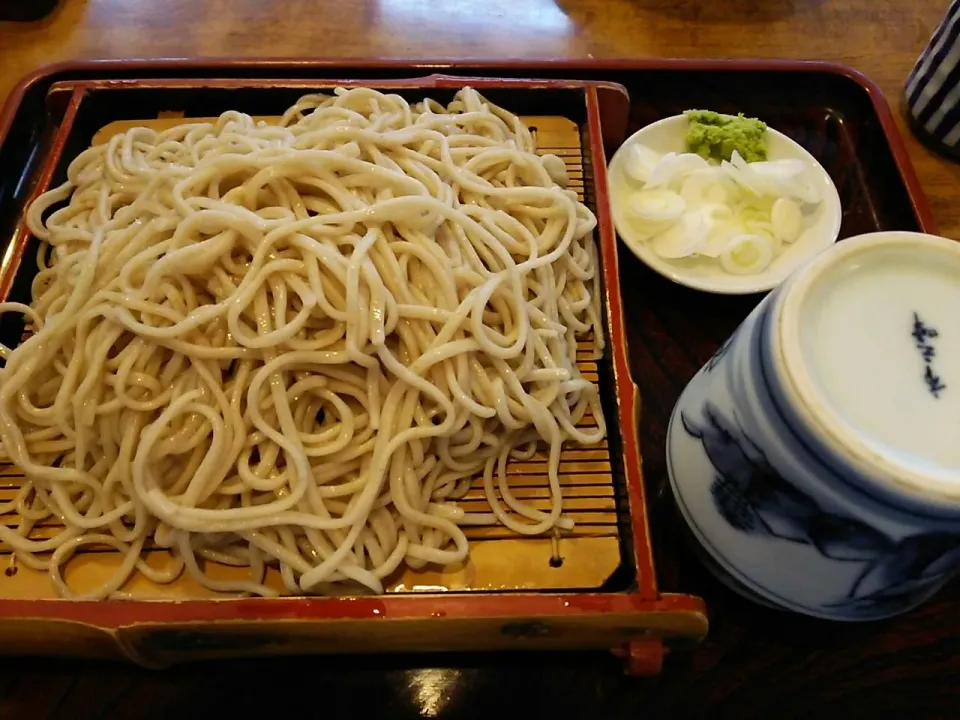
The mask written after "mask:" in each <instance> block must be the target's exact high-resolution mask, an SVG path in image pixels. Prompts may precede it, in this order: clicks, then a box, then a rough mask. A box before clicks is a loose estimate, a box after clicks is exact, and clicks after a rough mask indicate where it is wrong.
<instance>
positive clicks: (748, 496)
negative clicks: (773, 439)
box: [680, 402, 960, 614]
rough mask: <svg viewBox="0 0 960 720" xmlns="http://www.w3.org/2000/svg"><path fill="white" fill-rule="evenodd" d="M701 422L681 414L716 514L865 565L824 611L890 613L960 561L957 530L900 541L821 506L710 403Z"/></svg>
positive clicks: (749, 529)
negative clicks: (704, 462) (709, 469)
mask: <svg viewBox="0 0 960 720" xmlns="http://www.w3.org/2000/svg"><path fill="white" fill-rule="evenodd" d="M702 416H703V418H704V419H705V420H704V422H702V423H698V422H697V421H695V420H692V419H690V418H688V417H687V416H686V415H685V414H683V413H682V412H681V415H680V417H681V422H682V423H683V427H684V429H685V431H686V432H687V434H688V435H690V437H692V438H695V439H696V440H699V441H700V442H701V443H702V445H703V449H704V451H705V452H706V454H707V457H708V458H709V460H710V464H711V465H712V466H713V468H714V470H715V473H716V475H715V477H714V479H713V482H712V484H711V487H710V493H711V495H712V496H713V501H714V503H715V505H716V509H717V512H719V513H720V515H721V516H723V518H724V519H725V520H726V521H727V522H728V523H729V524H730V525H731V526H732V527H734V528H736V529H737V530H739V531H740V532H743V533H747V534H754V535H768V536H770V537H772V538H777V539H780V540H785V541H788V542H792V543H800V544H804V545H810V546H812V547H814V548H816V550H817V551H818V552H819V553H820V554H821V555H823V556H824V557H827V558H830V559H832V560H836V561H838V562H849V563H860V564H861V565H862V566H863V569H862V571H861V572H860V574H859V575H858V576H857V577H856V579H855V581H854V582H853V584H852V586H851V587H850V589H849V591H848V592H847V594H846V597H842V598H839V599H837V600H836V601H835V602H832V603H825V605H824V607H825V608H828V609H829V608H834V609H838V610H849V611H852V612H867V613H870V614H886V613H888V612H891V611H894V612H895V611H896V610H897V609H898V608H900V607H901V606H903V605H904V604H909V605H913V604H916V603H919V602H922V601H923V600H924V599H925V598H927V597H928V596H929V595H930V593H931V592H932V591H934V590H936V588H937V587H939V585H940V584H942V583H943V582H944V581H945V580H946V579H947V578H948V577H949V574H950V572H951V571H952V568H953V567H955V566H956V565H957V563H958V562H960V534H956V533H949V532H934V533H920V534H917V535H910V536H908V537H906V538H903V539H902V540H900V541H895V540H893V539H892V538H890V537H888V536H887V535H885V534H884V533H883V532H881V531H879V530H877V529H876V528H873V527H871V526H870V525H868V524H866V523H863V522H861V521H860V520H857V519H855V518H852V517H845V516H843V515H838V514H833V513H830V512H826V511H824V510H823V509H822V508H821V507H820V506H819V505H818V503H817V502H816V501H815V500H813V499H812V498H811V497H810V496H809V495H807V494H805V493H803V492H801V491H800V490H798V489H797V488H796V487H795V486H793V485H792V484H790V483H789V482H787V481H786V480H784V479H783V477H782V476H781V475H780V474H779V473H778V472H777V471H776V470H774V468H773V467H771V465H770V463H769V462H768V461H767V459H766V457H765V456H764V454H763V452H762V451H761V450H760V448H759V447H757V445H756V444H755V443H754V442H753V441H751V440H750V438H749V437H747V435H746V434H744V432H743V430H742V429H741V428H739V427H738V426H737V425H736V423H735V422H733V421H732V420H730V419H729V418H727V417H725V416H724V414H723V413H722V412H721V411H720V410H719V409H718V408H717V407H715V406H714V405H713V404H712V403H710V402H707V403H706V404H705V406H704V408H703V410H702Z"/></svg>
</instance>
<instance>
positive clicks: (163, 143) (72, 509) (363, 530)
mask: <svg viewBox="0 0 960 720" xmlns="http://www.w3.org/2000/svg"><path fill="white" fill-rule="evenodd" d="M566 182H567V179H566V171H565V169H564V166H563V163H562V162H561V161H560V159H559V158H557V157H553V156H545V157H542V158H541V157H538V156H537V155H536V153H535V147H534V142H533V139H532V137H531V134H530V132H529V130H528V128H526V127H525V126H524V124H523V123H522V122H521V121H520V120H519V119H518V118H517V117H515V116H514V115H511V114H510V113H508V112H506V111H504V110H502V109H500V108H498V107H496V106H494V105H492V104H491V103H489V102H487V101H485V100H484V98H482V97H481V96H480V95H478V94H477V93H476V92H475V91H473V90H472V89H464V90H462V91H461V92H459V93H458V94H457V96H456V98H455V99H454V101H453V102H452V103H451V104H450V105H449V106H447V107H443V106H442V105H440V104H438V103H436V102H432V101H429V100H428V101H425V102H422V103H419V104H416V105H412V106H411V105H409V104H408V103H407V102H406V101H404V100H403V99H402V98H401V97H399V96H397V95H385V94H381V93H379V92H375V91H373V90H369V89H351V90H338V91H337V92H336V93H335V94H334V95H332V96H329V95H308V96H306V97H304V98H302V99H301V100H300V101H299V102H298V103H297V104H296V105H295V106H293V107H292V108H290V110H288V111H287V113H286V114H285V115H284V116H283V119H282V121H281V122H279V123H278V124H266V123H264V122H255V121H254V120H252V119H251V118H250V117H249V116H247V115H244V114H242V113H239V112H227V113H224V114H223V115H222V116H220V118H219V119H217V120H216V122H214V123H206V122H205V123H194V124H184V125H180V126H177V127H174V128H171V129H169V130H165V131H162V132H157V131H154V130H149V129H145V128H134V129H131V130H128V131H127V132H125V133H123V134H120V135H117V136H115V137H113V138H111V139H110V141H109V142H108V143H107V144H105V145H101V146H95V147H91V148H90V149H88V150H86V151H85V152H84V153H83V154H81V155H80V156H79V157H78V158H77V159H76V160H75V161H74V162H73V163H72V164H71V165H70V168H69V171H68V181H67V182H66V183H65V184H64V185H62V186H60V187H58V188H56V189H54V190H51V191H49V192H47V193H46V194H44V195H43V196H42V197H40V198H39V199H38V200H37V201H36V202H35V203H34V204H33V206H32V207H31V208H30V209H29V217H28V222H29V226H30V228H31V230H32V232H33V233H35V235H36V236H37V237H38V238H39V239H40V240H41V245H42V247H41V251H40V254H39V264H40V271H39V274H38V275H37V276H36V280H35V282H34V284H33V302H32V304H31V305H30V306H29V307H27V306H24V305H21V304H17V303H6V304H4V305H2V306H0V311H3V312H17V313H22V314H23V315H25V316H26V318H27V321H28V324H29V326H30V327H31V328H32V330H33V331H34V332H33V335H32V336H31V337H30V338H29V339H28V340H26V341H25V342H23V343H22V344H21V345H19V346H18V347H17V348H16V349H13V350H7V349H4V352H3V356H4V358H5V366H4V367H3V369H2V370H0V438H2V451H3V459H9V461H10V462H12V463H13V464H15V465H16V466H17V467H18V468H19V469H20V470H22V471H23V473H24V474H25V476H26V482H25V484H24V486H23V489H22V491H21V492H20V493H19V495H18V496H17V498H16V499H15V500H14V501H12V502H9V503H7V504H6V505H3V504H0V513H4V514H7V517H8V518H12V517H16V516H19V520H18V522H19V527H16V528H13V527H6V526H5V525H4V524H3V523H0V540H2V541H3V542H4V543H6V544H7V545H9V546H12V548H13V549H14V551H15V554H16V557H17V559H18V561H19V562H22V563H24V564H25V565H27V566H30V567H33V568H39V569H46V570H49V572H50V575H51V577H52V580H53V583H54V585H55V587H56V589H57V591H58V592H59V593H60V594H62V595H64V596H69V597H77V596H80V594H79V592H78V591H75V590H74V589H72V588H71V587H69V586H68V584H67V582H66V581H65V579H64V567H65V566H66V565H67V564H68V561H69V560H70V558H71V556H73V555H74V553H75V552H76V551H78V550H81V549H84V548H87V549H89V548H91V547H101V548H102V547H104V546H106V547H108V548H113V549H115V550H117V551H119V553H121V554H122V556H123V562H122V566H121V567H120V568H119V570H118V571H117V572H116V573H115V575H114V576H113V577H112V578H111V579H110V580H109V581H108V582H106V583H105V584H103V585H102V586H101V587H97V588H95V589H93V590H92V591H90V592H87V593H84V594H83V595H82V596H83V597H108V596H116V595H118V594H122V588H123V586H124V584H125V583H126V582H127V581H128V579H129V578H130V577H131V576H132V575H133V574H134V573H136V572H140V573H143V574H144V575H146V576H147V577H148V578H149V579H150V580H152V581H154V582H159V583H164V582H171V581H173V580H174V579H175V578H177V577H178V576H179V575H180V574H181V573H183V572H187V573H189V574H190V575H191V576H193V577H194V578H195V579H196V581H197V582H199V583H201V584H202V585H203V586H205V587H207V588H209V589H212V590H214V591H219V592H226V593H241V594H243V593H254V594H260V595H273V594H277V589H276V588H277V587H278V585H279V584H276V585H273V586H267V584H266V582H265V581H266V577H267V575H266V571H267V568H269V567H275V568H279V571H280V578H281V580H282V586H283V590H282V592H286V593H323V592H333V591H338V592H342V591H343V588H344V587H345V586H346V587H353V588H356V589H357V590H360V589H362V587H363V586H365V587H366V588H369V589H370V590H371V591H374V592H382V590H383V582H382V581H383V579H384V578H386V577H387V576H389V575H390V574H391V573H393V572H394V571H395V570H396V569H397V568H398V567H399V566H400V565H401V564H402V563H406V565H407V566H409V567H411V568H420V567H423V566H424V565H426V564H440V565H446V564H449V563H457V562H459V561H462V560H463V559H464V558H465V557H466V554H467V551H468V548H467V540H466V537H465V535H464V532H463V529H462V526H463V525H468V524H492V523H496V522H499V523H503V524H504V525H506V526H508V527H509V528H512V529H513V530H515V531H516V532H517V533H527V534H538V533H544V532H546V531H550V530H552V529H554V528H565V527H569V526H570V521H569V519H568V518H566V517H565V516H564V515H563V514H562V508H563V505H562V498H561V493H560V486H559V479H558V474H557V472H558V461H559V456H560V452H561V446H562V444H563V443H564V442H565V441H567V440H572V441H575V442H578V443H595V442H598V441H600V440H601V439H602V437H603V435H604V426H603V422H602V418H601V411H600V406H599V400H598V392H597V388H596V387H595V386H594V385H593V384H592V383H591V382H588V381H587V380H585V379H583V378H582V377H581V376H580V374H579V372H578V370H577V367H576V364H575V360H576V358H575V352H576V346H577V340H576V338H577V336H581V337H586V336H587V334H588V333H589V332H590V331H592V330H597V331H598V330H599V323H598V319H599V318H598V308H599V292H598V263H597V253H596V248H595V245H594V241H593V237H592V230H593V228H594V226H595V219H594V217H593V215H592V214H591V213H590V211H589V210H588V209H587V208H586V207H584V205H583V204H581V203H580V202H579V201H578V199H577V196H576V194H575V193H574V192H573V191H571V190H568V189H566V188H565V186H566ZM587 413H592V415H593V416H594V417H595V418H597V420H598V424H599V427H596V428H591V429H589V430H584V429H582V428H578V427H577V425H578V423H580V421H581V419H582V418H584V416H585V414H587ZM581 424H582V425H588V424H585V423H581ZM538 443H545V444H546V447H548V451H549V483H550V496H551V506H550V507H551V508H552V509H551V510H550V511H549V512H543V511H539V510H537V509H535V508H533V507H530V506H529V505H528V504H525V503H523V502H520V501H518V500H517V499H516V498H515V497H514V495H513V494H512V493H511V492H510V488H509V485H508V483H507V476H506V475H505V469H506V464H507V461H508V459H509V458H516V457H522V458H529V457H531V456H532V455H533V454H534V452H535V451H536V449H537V444H538ZM474 482H476V483H482V485H483V488H484V490H485V494H486V497H487V499H488V501H489V503H490V506H491V508H492V513H475V514H470V513H465V512H464V510H463V508H461V507H458V505H457V502H456V500H457V498H459V497H461V496H462V495H463V494H464V493H465V492H466V491H467V489H468V488H469V487H470V486H471V484H472V483H474ZM51 522H54V523H57V524H58V529H57V531H56V532H55V534H54V535H53V536H52V537H50V538H49V539H31V532H32V531H33V529H34V528H35V527H36V526H37V525H38V524H40V523H47V524H49V523H51ZM59 523H62V529H60V528H59ZM155 547H158V548H165V549H168V550H169V551H170V554H171V555H172V557H173V562H172V564H171V566H169V567H165V568H164V569H163V570H158V569H156V567H152V566H150V565H148V564H147V562H146V560H145V556H144V554H143V553H144V552H145V550H147V549H149V548H155ZM211 562H215V563H223V564H227V565H231V566H239V567H241V568H247V569H248V572H241V573H239V574H237V575H234V576H228V577H233V578H234V579H230V580H224V579H222V577H224V576H223V575H222V573H221V575H220V577H219V578H215V577H212V576H211V574H210V573H209V572H208V570H207V568H208V567H209V563H211ZM337 584H339V585H337ZM338 588H340V589H339V590H338Z"/></svg>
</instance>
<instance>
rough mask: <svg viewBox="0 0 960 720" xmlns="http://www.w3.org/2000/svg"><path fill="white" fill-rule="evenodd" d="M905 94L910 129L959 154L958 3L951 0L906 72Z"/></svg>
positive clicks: (957, 0)
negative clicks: (915, 61)
mask: <svg viewBox="0 0 960 720" xmlns="http://www.w3.org/2000/svg"><path fill="white" fill-rule="evenodd" d="M905 95H906V110H907V115H908V116H909V118H910V120H911V121H912V123H913V126H914V130H916V131H917V132H918V133H919V134H920V135H926V138H927V139H928V140H932V141H934V142H935V143H938V144H940V145H942V146H943V147H944V149H945V150H949V151H952V152H954V153H960V0H952V1H951V3H950V9H949V10H948V11H947V16H946V17H945V18H944V19H943V22H942V23H940V26H939V27H938V28H937V31H936V32H935V33H934V34H933V37H932V38H930V42H929V43H928V44H927V47H926V49H925V50H924V51H923V54H922V55H920V59H919V60H918V61H917V64H916V66H915V67H914V68H913V72H911V73H910V77H909V79H908V80H907V87H906V93H905Z"/></svg>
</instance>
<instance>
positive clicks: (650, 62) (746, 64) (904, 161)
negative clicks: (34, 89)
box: [0, 57, 937, 234]
mask: <svg viewBox="0 0 960 720" xmlns="http://www.w3.org/2000/svg"><path fill="white" fill-rule="evenodd" d="M245 68H249V69H251V70H254V69H256V70H264V69H270V70H274V69H276V70H278V71H282V70H284V69H297V70H304V69H306V70H317V71H325V72H332V71H335V70H337V69H343V68H350V69H355V70H362V69H370V70H377V69H393V70H397V69H404V68H405V69H409V70H411V71H417V72H421V71H424V72H427V73H430V72H443V71H445V70H456V69H458V68H470V69H475V70H481V71H484V72H487V71H496V70H497V69H501V70H506V69H510V70H524V71H527V70H529V71H530V72H531V73H536V72H537V71H538V70H551V71H556V70H564V69H569V70H577V71H592V70H596V71H630V70H674V71H688V72H696V71H699V72H706V71H718V70H731V71H737V70H739V71H767V72H781V73H801V72H807V73H810V72H814V73H824V74H829V75H837V76H840V77H844V78H847V79H849V80H851V81H853V82H854V83H856V84H857V85H859V86H860V87H861V88H863V90H864V91H865V92H866V93H867V96H868V97H869V98H870V101H871V103H872V105H873V108H874V111H875V112H876V114H877V117H878V119H879V121H880V125H881V128H882V130H883V133H884V136H885V137H886V140H887V143H888V145H889V146H890V150H891V153H892V154H893V159H894V163H895V164H896V166H897V170H898V172H899V173H900V177H901V179H902V180H903V183H904V186H905V188H906V191H907V196H908V198H909V201H910V204H911V206H912V207H913V211H914V216H915V217H916V219H917V223H918V225H919V227H920V229H921V230H922V231H923V232H927V233H930V234H936V233H937V222H936V220H935V218H934V216H933V212H932V210H931V209H930V204H929V202H928V201H927V197H926V194H925V193H924V191H923V186H922V185H921V183H920V179H919V177H918V176H917V173H916V170H915V169H914V166H913V162H912V161H911V159H910V155H909V153H908V151H907V147H906V143H905V142H904V140H903V136H902V134H901V133H900V130H899V128H898V127H897V124H896V120H895V119H894V114H893V111H892V109H891V107H890V104H889V103H888V102H887V99H886V97H885V96H884V94H883V91H882V90H881V89H880V87H879V86H878V85H877V84H876V83H875V82H874V81H873V80H871V79H870V78H869V77H868V76H867V75H865V74H864V73H862V72H861V71H859V70H856V69H854V68H852V67H850V66H848V65H844V64H841V63H836V62H830V61H823V60H784V59H767V58H652V57H646V58H629V57H621V58H603V59H593V58H564V59H524V58H510V59H500V60H489V59H483V58H470V57H437V58H423V57H421V58H392V59H369V58H361V59H357V58H322V59H320V58H276V57H275V58H269V57H265V58H237V57H233V58H231V57H225V58H161V59H155V58H130V59H88V60H67V61H62V62H57V63H52V64H48V65H45V66H42V67H40V68H38V69H37V70H34V71H33V72H31V73H29V74H28V75H26V76H25V77H24V78H23V79H22V80H20V81H19V82H18V83H17V84H16V85H15V86H14V87H13V89H12V90H11V91H10V94H9V95H8V97H7V99H6V102H5V103H4V105H3V108H2V109H0V143H3V142H4V140H5V139H6V135H7V131H8V129H9V126H10V123H11V122H12V121H13V117H14V115H15V113H16V111H17V108H18V107H19V105H20V102H21V100H22V98H23V95H24V94H25V93H26V91H27V89H28V88H29V87H30V86H32V85H33V84H35V83H37V82H40V81H42V80H43V79H45V78H48V77H50V76H52V75H56V74H59V73H65V72H75V73H82V72H97V73H109V72H118V73H124V74H127V73H136V72H158V71H159V72H163V71H165V70H197V71H208V72H213V71H217V70H234V71H235V70H243V69H245ZM597 80H600V78H597Z"/></svg>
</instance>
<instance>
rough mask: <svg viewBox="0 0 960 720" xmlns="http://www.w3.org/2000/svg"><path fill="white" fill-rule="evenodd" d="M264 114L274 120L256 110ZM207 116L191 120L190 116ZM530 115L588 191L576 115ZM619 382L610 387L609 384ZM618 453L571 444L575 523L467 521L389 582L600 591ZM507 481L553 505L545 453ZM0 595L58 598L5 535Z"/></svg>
mask: <svg viewBox="0 0 960 720" xmlns="http://www.w3.org/2000/svg"><path fill="white" fill-rule="evenodd" d="M258 119H263V120H267V121H268V122H269V121H270V120H271V118H258ZM199 120H201V119H196V118H190V119H189V120H187V121H188V122H197V121H199ZM524 120H525V121H526V122H527V123H528V125H529V126H530V127H531V129H533V130H534V135H535V137H536V139H537V145H538V149H539V152H540V153H542V154H547V153H551V154H553V155H557V156H559V157H561V158H563V160H564V162H565V163H566V165H567V171H568V174H569V177H570V188H571V189H574V190H576V191H577V193H578V194H579V195H580V197H581V199H582V197H583V190H584V184H583V183H584V179H583V162H582V152H581V144H580V132H579V128H578V127H577V125H576V123H574V122H572V121H571V120H568V119H566V118H562V117H553V116H527V117H525V118H524ZM184 121H185V120H184V118H183V117H182V116H181V115H179V114H177V113H162V114H161V116H160V117H158V118H156V119H153V120H146V121H143V120H141V121H136V120H124V121H118V122H114V123H111V124H109V125H107V126H106V127H104V128H102V129H101V130H100V131H99V132H98V133H97V134H96V135H95V136H94V140H93V142H94V144H97V143H101V142H105V141H106V140H107V139H109V138H110V137H111V136H113V135H114V134H116V133H120V132H123V131H125V130H127V129H129V128H131V127H135V126H147V127H151V128H154V129H158V130H159V129H164V128H167V127H171V126H173V125H176V124H179V123H182V122H184ZM592 347H593V343H592V341H591V339H590V338H586V339H584V340H583V341H582V342H581V345H580V348H579V349H578V353H577V356H578V363H577V364H578V366H579V367H580V370H581V372H582V373H583V376H584V377H585V378H587V379H589V380H591V381H593V382H598V381H599V377H598V373H597V363H596V361H594V360H593V359H591V357H592ZM610 390H612V389H610ZM582 424H583V425H584V426H594V427H595V426H596V421H595V420H594V419H593V418H592V417H586V418H584V421H583V423H582ZM610 461H611V457H610V450H609V446H608V444H607V443H606V442H603V443H601V444H599V445H595V446H590V447H582V446H577V445H568V446H567V447H566V448H565V449H564V451H563V453H562V455H561V463H560V484H561V487H562V488H563V497H564V502H563V507H564V512H565V514H566V515H568V516H569V517H570V518H572V519H573V521H574V523H575V525H574V528H573V530H571V531H564V532H559V533H555V534H553V535H550V536H543V537H533V538H530V537H519V536H518V535H516V534H515V533H514V532H512V531H511V530H509V529H507V528H505V527H502V526H499V525H498V526H490V527H469V528H466V529H465V532H466V534H467V537H468V538H469V540H470V555H469V557H468V559H467V561H466V562H465V563H464V564H463V565H462V566H458V567H445V568H428V569H426V570H419V571H414V570H409V569H406V568H403V569H402V571H399V572H398V574H397V576H396V577H395V578H392V582H390V583H389V586H388V589H389V591H390V592H436V591H447V590H457V591H467V590H473V591H483V590H486V591H509V590H558V589H593V588H598V587H600V586H601V585H602V584H603V583H604V582H605V581H606V580H607V579H608V578H609V577H610V576H611V574H613V572H614V571H615V570H616V569H617V568H618V567H619V565H620V562H621V557H620V542H619V539H618V531H617V512H616V500H615V490H614V480H613V475H612V472H611V465H610ZM508 475H509V476H510V480H511V482H510V487H511V489H512V490H513V491H514V494H515V495H516V497H517V498H518V499H520V500H523V501H526V502H528V503H530V504H532V505H533V506H534V507H537V508H539V509H542V510H548V509H549V490H548V487H549V485H548V480H547V459H546V455H545V454H543V453H538V454H537V456H535V457H534V458H532V459H531V460H529V461H526V462H519V461H518V462H512V463H511V464H510V465H509V466H508ZM22 481H23V476H22V474H20V473H19V471H17V469H16V468H13V467H11V466H9V465H7V466H4V465H0V503H3V502H6V501H9V500H11V499H12V498H13V497H14V496H15V494H16V492H17V490H18V488H19V487H20V484H21V483H22ZM460 504H461V506H462V507H463V508H464V509H465V510H468V511H473V512H485V511H489V505H488V504H487V501H486V500H485V498H484V493H483V488H482V487H474V488H472V489H471V490H470V491H469V492H468V493H467V495H466V496H465V498H464V499H463V500H461V501H460ZM0 522H3V523H4V524H5V525H7V526H8V527H16V525H17V522H18V518H17V517H16V516H11V515H0ZM57 530H58V526H57V525H54V524H52V523H50V522H47V523H44V524H41V525H39V526H38V527H36V528H35V529H34V531H33V533H32V535H31V537H35V538H38V539H39V538H44V537H50V536H51V535H53V534H55V533H56V532H57ZM146 555H147V556H148V557H147V561H148V563H149V564H150V565H151V566H153V567H157V568H160V567H163V566H164V564H166V563H169V562H170V561H171V558H170V556H169V554H168V553H167V552H166V551H163V550H150V551H148V552H147V553H146ZM120 561H121V557H120V556H119V555H118V554H117V553H116V552H114V551H112V550H108V549H103V550H99V549H96V548H92V549H85V550H84V551H82V552H78V554H77V555H76V556H75V557H74V558H73V559H72V560H71V561H70V563H69V564H68V566H67V568H66V571H65V577H66V579H67V582H68V583H69V584H70V586H71V587H72V588H74V589H75V590H76V591H78V592H82V591H83V590H84V589H85V588H92V587H94V586H96V585H99V584H100V583H101V582H103V580H105V579H106V578H107V577H109V576H110V574H111V573H112V572H113V571H114V570H115V569H116V568H117V567H118V566H119V563H120ZM0 568H3V569H4V571H5V572H3V573H0V597H6V598H11V597H15V598H49V597H55V594H54V591H53V588H52V586H51V583H50V580H49V578H48V576H47V574H46V573H45V572H38V571H34V570H31V569H29V568H26V567H24V566H23V565H22V564H18V563H16V561H15V559H14V558H13V556H12V555H11V553H10V548H9V547H8V546H5V545H4V544H3V543H2V542H0ZM207 568H208V572H210V574H211V575H214V576H217V577H223V578H227V577H237V576H242V575H243V573H244V571H243V570H242V569H237V568H230V567H225V566H211V565H210V564H208V565H207ZM268 582H269V584H272V585H276V587H278V588H280V587H281V585H280V583H279V573H277V572H275V571H271V572H270V578H269V581H268ZM123 590H124V592H125V593H127V594H129V595H130V596H132V597H138V598H144V599H146V598H155V599H156V598H162V599H177V598H185V597H213V596H215V593H212V592H211V591H209V590H207V589H205V588H203V587H200V586H199V585H197V584H196V583H195V582H194V581H193V580H191V579H190V578H189V577H188V576H186V575H182V576H181V577H180V578H179V579H178V580H176V581H175V582H173V583H172V584H169V585H163V586H159V585H156V584H154V583H152V582H151V581H149V580H147V579H146V578H145V577H143V576H142V575H139V574H138V575H136V576H135V577H133V578H132V579H131V580H130V582H129V583H128V584H127V586H126V587H124V589H123Z"/></svg>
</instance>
